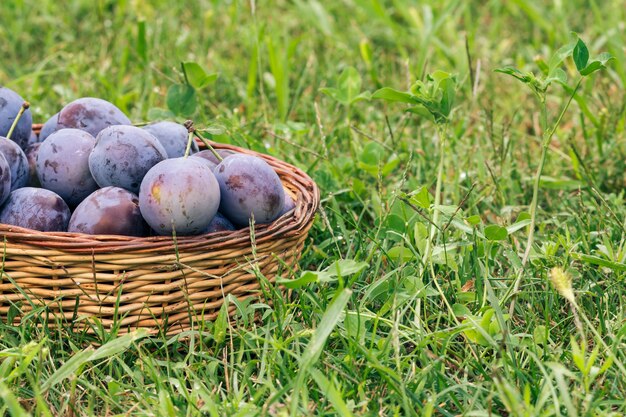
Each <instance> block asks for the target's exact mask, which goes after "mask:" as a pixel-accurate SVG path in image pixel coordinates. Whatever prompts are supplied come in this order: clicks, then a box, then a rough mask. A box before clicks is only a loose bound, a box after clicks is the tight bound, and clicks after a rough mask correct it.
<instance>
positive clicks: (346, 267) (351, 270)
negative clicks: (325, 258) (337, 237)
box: [326, 259, 369, 277]
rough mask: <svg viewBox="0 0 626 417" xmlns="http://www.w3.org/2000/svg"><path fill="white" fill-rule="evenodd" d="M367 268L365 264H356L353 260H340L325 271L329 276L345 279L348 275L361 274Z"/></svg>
mask: <svg viewBox="0 0 626 417" xmlns="http://www.w3.org/2000/svg"><path fill="white" fill-rule="evenodd" d="M368 266H369V265H368V263H367V262H357V261H355V260H354V259H341V260H339V261H335V262H333V263H332V264H331V265H330V266H329V267H328V268H326V271H327V272H328V274H329V275H330V276H341V277H347V276H348V275H353V274H356V273H358V272H361V271H362V270H363V269H365V268H367V267H368Z"/></svg>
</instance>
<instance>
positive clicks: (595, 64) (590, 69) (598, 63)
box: [580, 52, 613, 76]
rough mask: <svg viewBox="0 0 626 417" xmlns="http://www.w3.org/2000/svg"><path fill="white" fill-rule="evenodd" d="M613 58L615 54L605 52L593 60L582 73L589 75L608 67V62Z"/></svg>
mask: <svg viewBox="0 0 626 417" xmlns="http://www.w3.org/2000/svg"><path fill="white" fill-rule="evenodd" d="M612 59H613V56H612V55H611V54H609V53H607V52H603V53H601V54H600V55H598V57H597V58H596V59H595V60H593V61H591V62H590V63H589V64H588V65H587V66H586V67H585V68H584V69H583V70H582V71H580V75H582V76H587V75H589V74H592V73H594V72H596V71H599V70H601V69H605V68H606V64H607V63H608V62H609V61H611V60H612Z"/></svg>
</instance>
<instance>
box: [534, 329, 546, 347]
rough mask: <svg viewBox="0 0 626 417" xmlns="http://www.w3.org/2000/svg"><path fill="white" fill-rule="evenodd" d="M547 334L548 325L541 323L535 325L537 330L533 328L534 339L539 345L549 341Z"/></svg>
mask: <svg viewBox="0 0 626 417" xmlns="http://www.w3.org/2000/svg"><path fill="white" fill-rule="evenodd" d="M547 334H548V330H547V328H546V326H543V325H539V326H537V327H535V330H533V339H534V340H535V343H536V344H538V345H545V344H546V343H547V342H548V337H547Z"/></svg>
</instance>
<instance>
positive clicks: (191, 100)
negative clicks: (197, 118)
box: [165, 84, 197, 116]
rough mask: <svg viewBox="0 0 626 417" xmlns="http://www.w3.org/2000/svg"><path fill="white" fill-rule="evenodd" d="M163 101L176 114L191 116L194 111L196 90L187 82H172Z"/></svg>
mask: <svg viewBox="0 0 626 417" xmlns="http://www.w3.org/2000/svg"><path fill="white" fill-rule="evenodd" d="M165 101H166V103H167V107H168V108H169V109H170V111H171V112H172V113H174V114H176V115H177V116H191V115H193V113H194V112H195V111H196V104H197V103H196V90H195V89H194V88H193V87H192V86H190V85H187V84H174V85H172V86H171V87H170V88H169V89H168V90H167V97H166V98H165Z"/></svg>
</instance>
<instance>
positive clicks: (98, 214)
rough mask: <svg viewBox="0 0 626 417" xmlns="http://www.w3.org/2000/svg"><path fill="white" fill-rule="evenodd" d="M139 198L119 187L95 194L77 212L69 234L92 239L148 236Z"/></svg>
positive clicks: (69, 227) (105, 188)
mask: <svg viewBox="0 0 626 417" xmlns="http://www.w3.org/2000/svg"><path fill="white" fill-rule="evenodd" d="M149 230H150V229H149V228H148V225H147V224H146V222H145V221H144V220H143V217H141V211H140V210H139V197H138V196H137V195H136V194H134V193H131V192H130V191H127V190H125V189H123V188H119V187H104V188H101V189H99V190H96V191H94V192H93V193H91V194H90V195H89V196H87V198H85V199H84V200H83V201H82V202H81V203H80V204H79V205H78V207H76V209H75V210H74V213H72V217H71V218H70V223H69V225H68V228H67V231H68V232H72V233H86V234H92V235H123V236H137V237H143V236H147V235H148V232H149Z"/></svg>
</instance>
